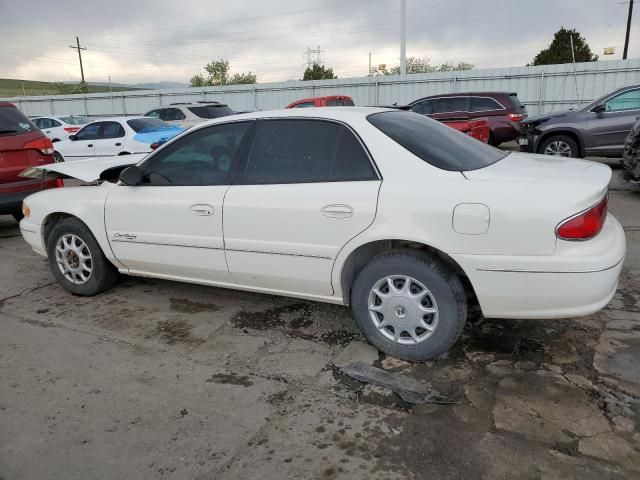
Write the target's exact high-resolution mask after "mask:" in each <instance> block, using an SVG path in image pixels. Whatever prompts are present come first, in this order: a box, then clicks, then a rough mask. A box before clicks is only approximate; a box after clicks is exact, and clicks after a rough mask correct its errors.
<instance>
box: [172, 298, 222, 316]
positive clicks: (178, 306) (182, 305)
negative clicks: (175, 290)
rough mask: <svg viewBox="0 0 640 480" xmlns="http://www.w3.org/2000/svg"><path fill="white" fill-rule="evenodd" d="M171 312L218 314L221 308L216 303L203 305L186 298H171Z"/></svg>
mask: <svg viewBox="0 0 640 480" xmlns="http://www.w3.org/2000/svg"><path fill="white" fill-rule="evenodd" d="M169 302H171V310H173V311H174V312H180V313H200V312H217V311H218V310H220V308H221V307H220V306H219V305H216V304H215V303H201V302H194V301H192V300H188V299H186V298H170V299H169Z"/></svg>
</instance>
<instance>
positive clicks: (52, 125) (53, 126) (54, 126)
mask: <svg viewBox="0 0 640 480" xmlns="http://www.w3.org/2000/svg"><path fill="white" fill-rule="evenodd" d="M49 120H51V126H50V127H49V128H56V127H60V126H61V125H62V124H61V123H60V122H58V121H57V120H54V119H52V118H50V119H49Z"/></svg>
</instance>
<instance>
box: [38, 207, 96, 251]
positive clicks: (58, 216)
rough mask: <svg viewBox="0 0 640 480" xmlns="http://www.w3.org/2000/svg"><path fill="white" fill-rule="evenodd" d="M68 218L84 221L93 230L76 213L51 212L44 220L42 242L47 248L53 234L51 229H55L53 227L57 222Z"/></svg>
mask: <svg viewBox="0 0 640 480" xmlns="http://www.w3.org/2000/svg"><path fill="white" fill-rule="evenodd" d="M67 218H75V219H76V220H78V221H79V222H82V224H83V225H84V226H85V227H87V229H88V230H89V231H91V228H90V227H89V225H87V224H86V223H85V222H84V221H83V220H82V219H81V218H80V217H78V216H76V215H73V214H71V213H68V212H51V213H49V214H48V215H47V216H46V217H44V219H43V220H42V242H43V244H44V246H45V248H46V247H47V244H48V242H49V236H50V235H51V231H52V230H53V227H54V226H55V225H56V224H57V223H59V222H61V221H63V220H66V219H67Z"/></svg>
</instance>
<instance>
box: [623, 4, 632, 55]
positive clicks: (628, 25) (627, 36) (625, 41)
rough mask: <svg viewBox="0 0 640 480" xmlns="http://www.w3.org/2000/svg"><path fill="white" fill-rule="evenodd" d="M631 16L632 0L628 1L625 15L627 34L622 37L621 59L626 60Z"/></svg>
mask: <svg viewBox="0 0 640 480" xmlns="http://www.w3.org/2000/svg"><path fill="white" fill-rule="evenodd" d="M632 15H633V0H629V15H627V34H626V36H625V37H624V51H623V52H622V59H623V60H626V59H627V51H628V50H629V34H630V33H631V16H632Z"/></svg>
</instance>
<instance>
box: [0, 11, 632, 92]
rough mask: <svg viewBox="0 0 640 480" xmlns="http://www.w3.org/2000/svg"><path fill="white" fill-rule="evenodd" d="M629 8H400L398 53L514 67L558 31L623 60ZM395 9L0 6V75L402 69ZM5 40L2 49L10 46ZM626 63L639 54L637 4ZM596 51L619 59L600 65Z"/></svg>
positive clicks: (137, 77) (277, 74)
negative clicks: (320, 63) (311, 57)
mask: <svg viewBox="0 0 640 480" xmlns="http://www.w3.org/2000/svg"><path fill="white" fill-rule="evenodd" d="M627 6H628V1H627V0H479V1H476V0H407V55H408V56H422V57H430V58H431V61H432V63H441V62H446V61H453V62H458V61H464V62H467V63H471V64H474V65H475V66H476V67H478V68H491V67H506V66H521V65H524V64H526V63H527V62H529V61H530V60H531V59H532V58H533V56H534V55H535V54H536V53H537V52H538V51H539V50H540V49H542V48H544V47H545V46H547V45H548V44H549V42H550V41H551V39H552V37H553V33H554V32H555V31H557V30H558V29H559V28H560V27H561V26H565V27H567V28H577V29H578V30H579V31H580V32H581V33H582V34H583V35H584V36H585V37H586V39H587V42H588V43H589V45H590V46H591V48H592V49H593V50H594V51H595V53H597V54H599V55H600V56H601V59H619V58H621V56H622V49H623V44H624V30H625V26H626V18H627V8H628V7H627ZM399 19H400V0H343V1H340V0H271V1H260V0H233V1H228V0H226V1H222V0H215V1H214V0H208V1H204V0H200V1H196V0H177V1H176V0H173V1H163V0H156V1H152V0H127V1H123V0H109V1H100V2H98V1H77V0H73V1H68V0H55V1H50V0H48V1H43V0H31V1H29V2H20V1H15V0H0V32H2V34H3V38H4V41H3V42H2V46H1V47H0V77H3V78H22V79H32V80H46V81H56V80H78V79H79V68H78V62H77V53H76V52H75V51H74V50H72V49H70V48H69V47H68V45H71V44H72V43H74V42H75V35H78V36H79V37H80V41H81V43H82V45H83V46H85V47H87V51H86V52H83V59H84V69H85V76H86V79H87V81H94V82H105V81H107V79H108V77H109V75H110V76H111V79H112V81H113V82H119V83H136V82H157V81H161V80H165V81H177V82H184V83H188V81H189V78H190V77H191V76H192V75H193V74H194V73H197V72H199V71H200V70H201V69H202V66H203V65H204V64H206V63H207V62H208V61H210V60H212V59H218V58H226V59H228V60H229V62H230V64H231V70H232V72H241V71H248V70H251V71H252V72H254V73H257V75H258V81H259V82H271V81H285V80H289V79H299V78H301V76H302V72H303V69H304V67H303V64H304V60H305V59H304V52H305V50H306V48H307V47H311V48H317V46H320V47H321V49H322V50H323V60H324V62H325V64H326V65H328V66H331V67H333V68H334V71H335V72H336V74H337V75H338V76H339V77H342V78H345V77H355V76H363V75H366V74H367V68H368V54H369V52H371V54H372V58H373V64H374V65H375V64H379V63H385V64H389V65H394V64H397V63H398V62H399V60H398V58H399V49H400V47H399V34H400V20H399ZM7 39H11V40H10V41H9V40H7ZM630 44H631V46H630V52H629V57H630V58H633V57H638V56H640V5H637V6H636V11H635V17H634V21H633V24H632V33H631V42H630ZM604 47H615V49H616V54H615V55H609V56H606V57H604V56H602V51H603V48H604Z"/></svg>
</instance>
